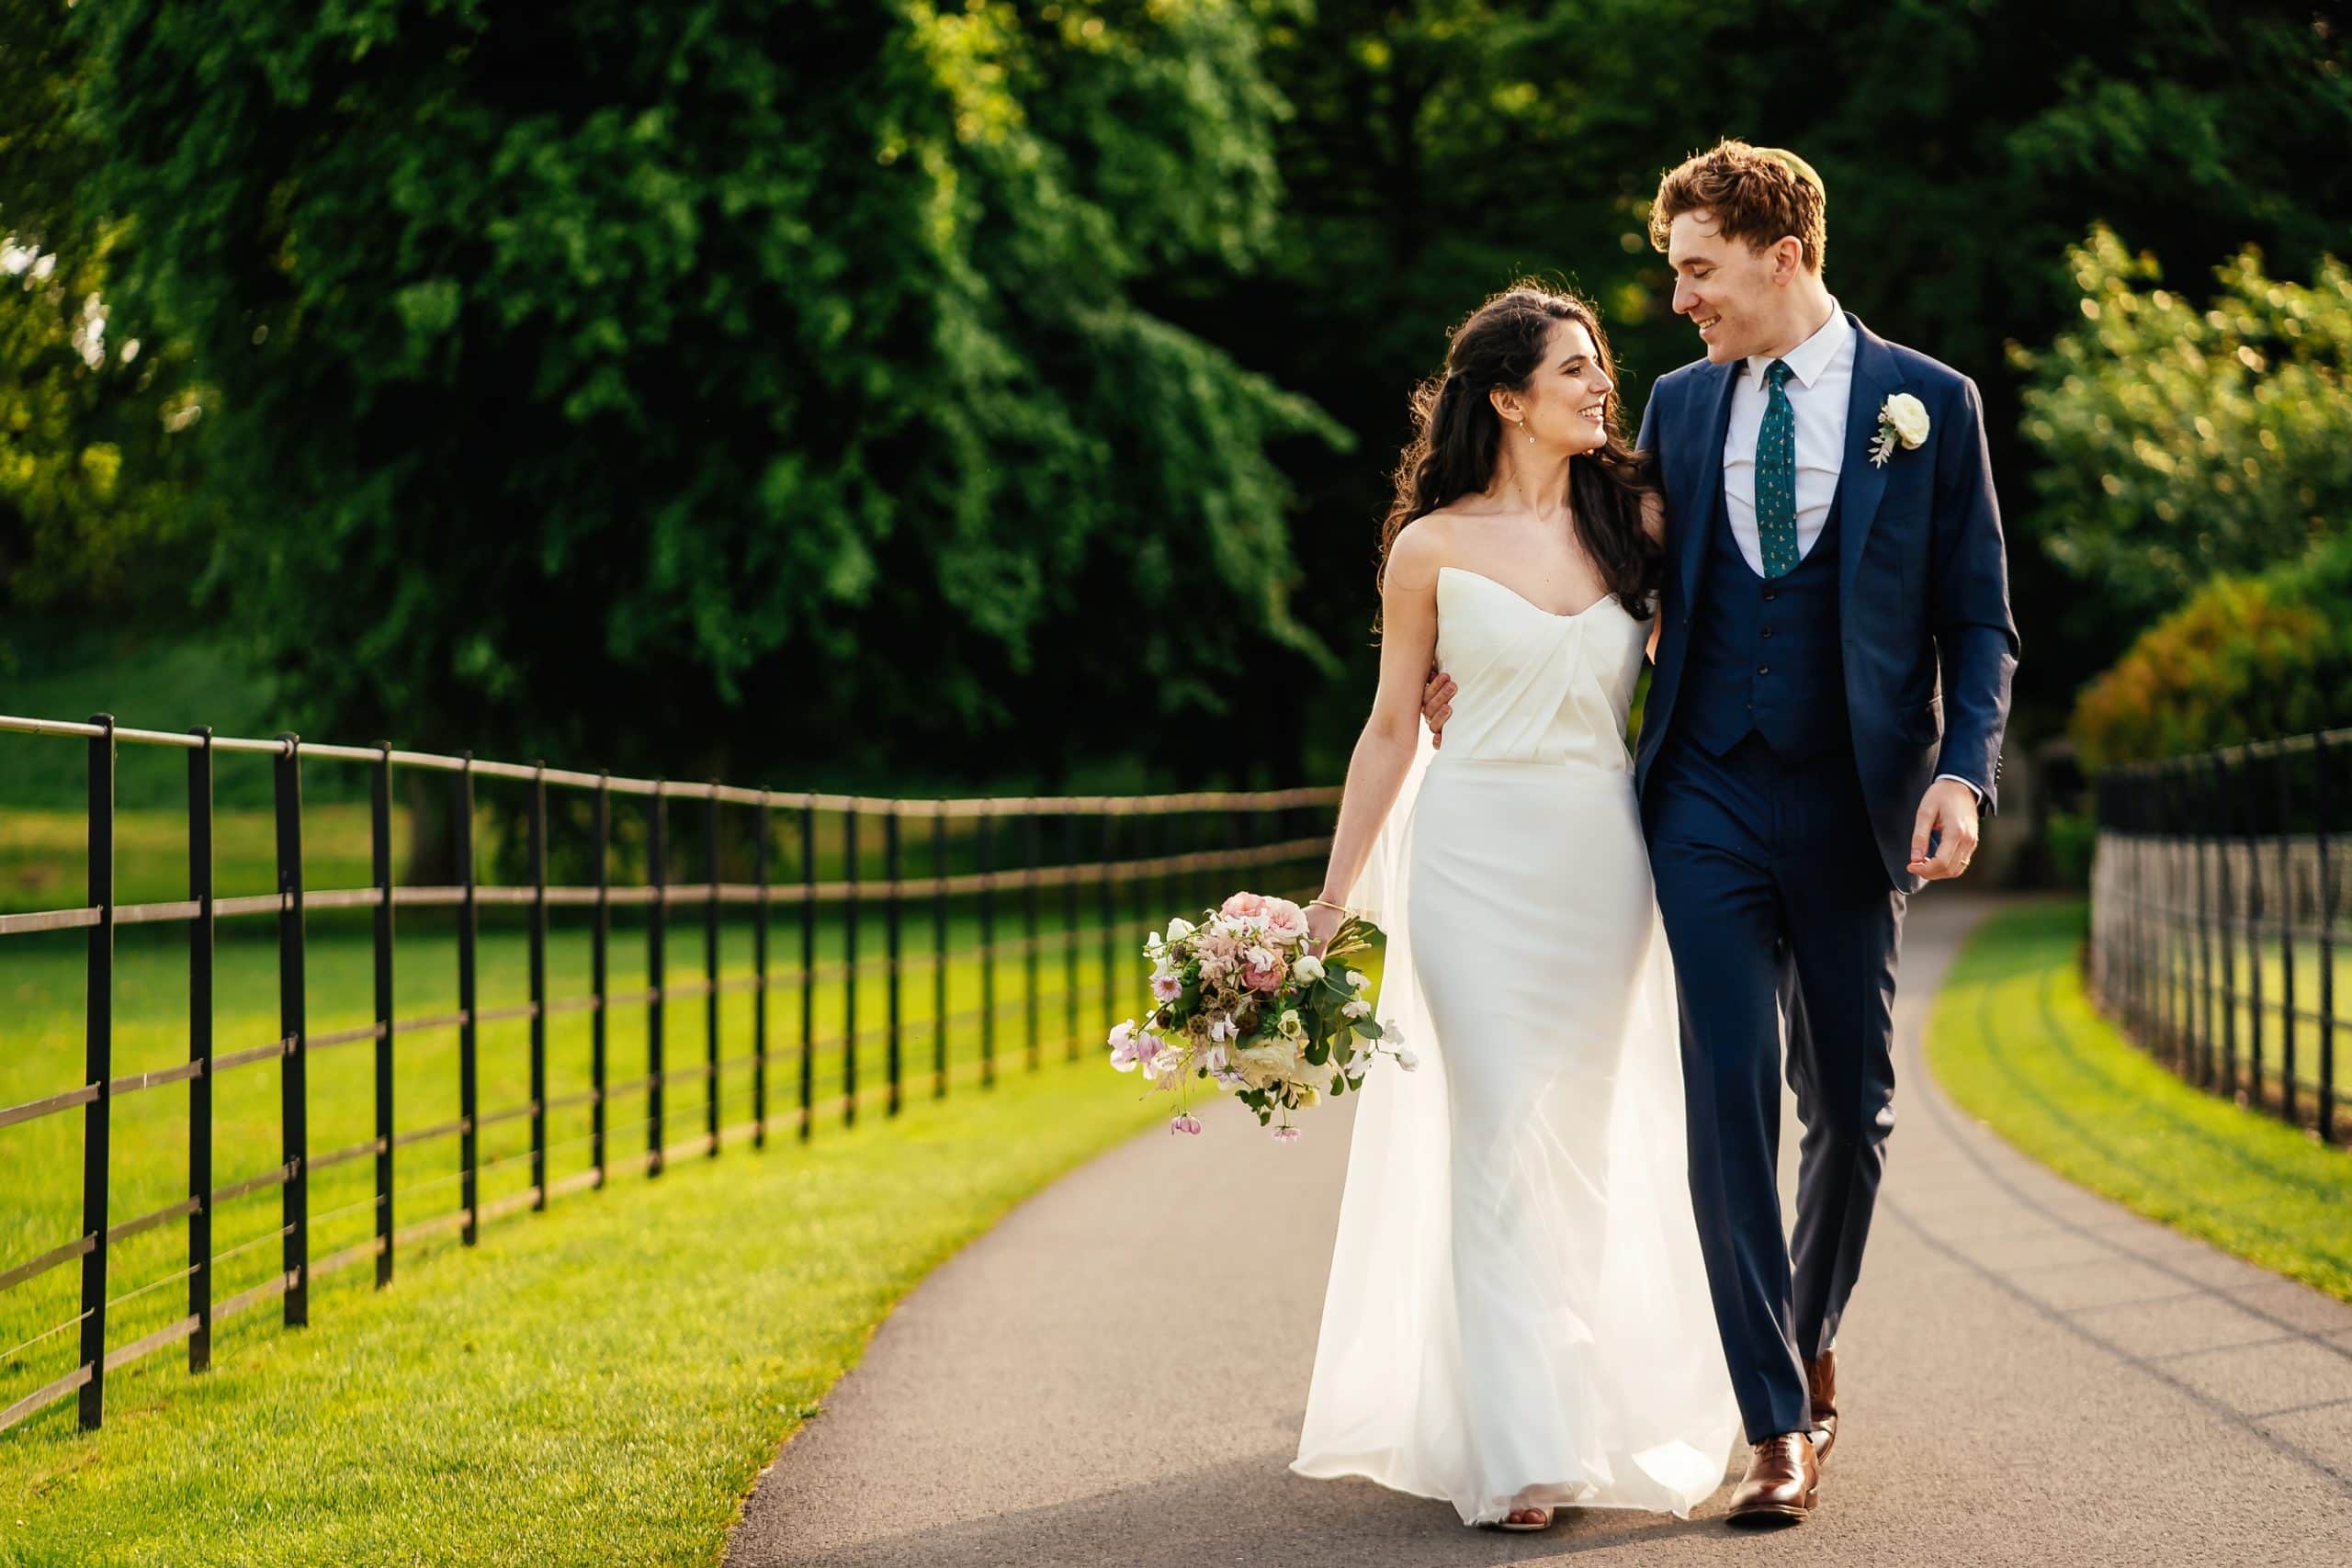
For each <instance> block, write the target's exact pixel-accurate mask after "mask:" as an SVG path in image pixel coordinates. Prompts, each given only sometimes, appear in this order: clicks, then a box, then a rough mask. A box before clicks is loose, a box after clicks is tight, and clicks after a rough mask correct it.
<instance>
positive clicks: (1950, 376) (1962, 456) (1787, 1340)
mask: <svg viewBox="0 0 2352 1568" xmlns="http://www.w3.org/2000/svg"><path fill="white" fill-rule="evenodd" d="M1848 320H1849V321H1851V322H1852V325H1853V327H1854V332H1855V341H1854V366H1853V383H1852V391H1851V400H1850V402H1849V405H1848V413H1847V420H1846V443H1845V453H1844V457H1843V461H1842V466H1841V469H1840V472H1839V475H1838V488H1837V491H1836V495H1835V498H1834V500H1833V501H1832V502H1831V505H1830V510H1829V514H1828V517H1827V519H1826V522H1825V524H1824V525H1823V528H1822V532H1821V534H1820V536H1819V537H1818V538H1817V539H1816V541H1815V543H1814V545H1813V547H1811V548H1810V549H1809V550H1807V551H1806V553H1805V555H1804V558H1803V559H1801V560H1800V561H1799V562H1798V564H1797V566H1796V567H1795V569H1794V570H1791V571H1789V572H1788V573H1787V574H1786V575H1784V576H1781V577H1778V578H1775V579H1772V580H1771V581H1766V580H1765V579H1764V578H1762V577H1761V576H1760V575H1758V572H1757V571H1756V570H1755V569H1754V568H1752V567H1749V566H1748V565H1747V562H1746V560H1745V559H1744V558H1742V557H1741V555H1740V553H1739V551H1738V549H1737V548H1736V546H1735V545H1734V544H1733V542H1732V541H1731V538H1730V522H1729V518H1728V515H1727V508H1726V503H1725V502H1724V486H1723V450H1724V435H1725V432H1726V430H1727V429H1728V426H1729V423H1730V418H1731V405H1732V389H1733V387H1734V385H1735V378H1736V377H1737V376H1738V375H1740V374H1744V373H1746V370H1747V367H1746V365H1745V362H1735V363H1733V364H1730V365H1711V364H1707V363H1705V362H1703V361H1702V362H1701V363H1699V364H1696V365H1689V366H1685V367H1682V368H1681V369H1679V370H1677V371H1674V372H1673V373H1672V374H1670V375H1668V376H1666V377H1663V378H1660V379H1659V381H1658V382H1657V386H1656V387H1655V388H1654V389H1652V390H1651V393H1650V400H1649V406H1648V408H1647V410H1646V411H1645V413H1644V415H1643V419H1642V433H1641V437H1640V442H1639V445H1640V446H1643V447H1644V448H1645V449H1647V450H1649V451H1652V452H1654V453H1656V454H1657V457H1658V459H1659V464H1660V471H1661V474H1662V476H1663V483H1664V487H1665V491H1666V502H1667V518H1668V524H1667V530H1668V540H1667V547H1668V567H1667V581H1666V585H1665V589H1664V592H1663V596H1662V604H1661V607H1660V614H1661V615H1662V617H1663V622H1662V626H1661V629H1660V632H1659V637H1658V646H1657V668H1656V671H1655V672H1654V674H1653V676H1652V679H1651V683H1650V692H1649V696H1648V699H1647V702H1646V705H1645V712H1644V716H1643V721H1642V731H1641V736H1640V739H1639V741H1638V745H1637V750H1636V759H1635V768H1636V773H1635V779H1636V787H1637V789H1638V790H1639V793H1640V796H1641V801H1642V808H1643V820H1644V825H1645V831H1646V833H1647V836H1648V840H1649V850H1650V862H1651V870H1652V873H1653V875H1654V878H1655V881H1656V884H1657V897H1658V906H1659V909H1660V912H1661V914H1662V915H1663V916H1664V919H1665V922H1666V931H1667V939H1668V943H1669V945H1670V946H1671V947H1672V949H1673V952H1674V959H1675V966H1676V971H1677V974H1678V976H1679V981H1680V990H1681V1001H1682V1052H1683V1080H1684V1089H1685V1098H1686V1103H1687V1108H1688V1112H1689V1117H1690V1146H1691V1201H1692V1205H1693V1208H1694V1211H1695V1213H1696V1215H1697V1219H1698V1228H1699V1236H1700V1244H1701V1247H1702V1251H1703V1252H1704V1253H1705V1255H1706V1261H1707V1270H1708V1278H1709V1282H1710V1285H1711V1287H1712V1290H1713V1296H1714V1304H1715V1314H1716V1319H1717V1323H1718V1325H1719V1326H1720V1327H1721V1329H1722V1332H1723V1338H1724V1355H1725V1358H1726V1359H1727V1361H1728V1362H1729V1365H1730V1369H1731V1375H1732V1385H1733V1389H1734V1391H1735V1393H1736V1394H1737V1396H1738V1399H1739V1404H1740V1414H1741V1416H1742V1418H1743V1419H1744V1421H1745V1423H1746V1425H1747V1431H1748V1436H1749V1437H1750V1438H1753V1439H1759V1440H1760V1439H1762V1438H1767V1437H1771V1436H1774V1435H1776V1434H1779V1433H1781V1432H1790V1431H1798V1430H1802V1429H1804V1428H1805V1427H1808V1426H1809V1425H1810V1424H1811V1416H1810V1403H1809V1399H1808V1396H1807V1393H1806V1387H1805V1381H1804V1361H1805V1360H1807V1359H1812V1358H1813V1357H1815V1356H1817V1355H1818V1354H1819V1353H1820V1352H1821V1351H1823V1350H1825V1349H1826V1348H1829V1346H1830V1345H1831V1343H1832V1342H1833V1341H1834V1340H1835V1338H1836V1336H1837V1331H1838V1319H1839V1317H1840V1315H1841V1314H1842V1313H1843V1311H1844V1308H1845V1303H1846V1299H1847V1295H1848V1293H1849V1292H1850V1291H1851V1289H1852V1287H1853V1283H1854V1280H1855V1278H1856V1276H1857V1274H1858V1273H1859V1271H1860V1262H1861V1253H1862V1245H1863V1242H1864V1239H1865V1238H1866V1236H1867V1235H1868V1232H1869V1227H1870V1217H1871V1207H1872V1204H1873V1202H1874V1201H1875V1198H1876V1195H1877V1190H1878V1182H1879V1177H1880V1174H1881V1172H1882V1171H1883V1168H1884V1161H1885V1140H1886V1136H1887V1134H1888V1133H1889V1131H1890V1130H1891V1129H1892V1128H1893V1125H1894V1066H1893V1060H1892V1047H1893V1040H1894V966H1895V958H1896V952H1897V947H1898V943H1899V941H1900V936H1901V931H1902V921H1903V910H1904V905H1905V899H1906V898H1907V897H1908V896H1909V895H1910V894H1911V893H1914V892H1916V891H1917V890H1918V888H1919V887H1920V886H1922V883H1921V881H1920V879H1919V878H1917V877H1916V876H1914V875H1913V874H1911V873H1910V872H1909V870H1908V869H1907V866H1908V863H1909V861H1910V858H1911V830H1912V824H1913V821H1914V819H1915V818H1916V816H1917V811H1918V807H1919V802H1920V799H1921V796H1922V795H1924V794H1925V793H1926V791H1927V789H1928V784H1929V783H1930V781H1931V780H1933V779H1934V777H1935V776H1936V775H1937V774H1938V773H1952V774H1956V775H1958V776H1959V777H1961V778H1962V779H1965V780H1966V781H1968V782H1969V783H1970V784H1973V785H1974V786H1975V787H1976V788H1977V789H1978V790H1979V791H1980V792H1981V793H1982V794H1983V795H1984V799H1985V809H1986V810H1988V811H1989V810H1991V809H1992V808H1993V807H1994V806H1995V805H1996V800H1997V795H1998V785H1999V774H2000V761H1999V758H2000V750H2001V734H2002V730H2003V728H2004V727H2005V726H2006V724H2007V717H2008V705H2009V685H2010V680H2011V677H2012V675H2013V673H2014V671H2016V668H2017V655H2018V639H2017V631H2016V627H2015V626H2014V624H2013V622H2012V621H2011V619H2010V615H2009V604H2008V584H2007V565H2006V561H2005V558H2004V555H2003V551H2002V543H2001V525H2000V517H1999V513H1998V511H1997V508H1996V503H1995V500H1994V493H1993V482H1992V472H1991V468H1990V467H1989V465H1988V464H1987V462H1986V458H1985V430H1984V418H1983V413H1982V406H1981V403H1980V401H1979V399H1978V396H1977V391H1976V387H1975V384H1974V383H1973V382H1972V381H1970V380H1969V379H1968V378H1966V377H1964V376H1962V375H1961V374H1959V373H1958V372H1957V371H1954V370H1952V369H1951V368H1950V367H1947V366H1944V365H1941V364H1939V363H1938V362H1936V361H1935V360H1933V359H1930V358H1928V357H1927V356H1926V355H1921V354H1916V353H1914V352H1912V351H1911V350H1909V349H1905V348H1899V347H1896V346H1894V344H1889V343H1887V342H1885V341H1884V340H1883V339H1882V338H1879V337H1877V336H1875V335H1873V334H1872V333H1871V332H1870V331H1869V330H1868V329H1867V328H1865V327H1863V326H1862V324H1861V323H1860V321H1856V320H1854V319H1853V318H1852V317H1851V316H1850V315H1849V317H1848ZM1898 391H1900V392H1908V393H1910V394H1912V395H1913V396H1915V397H1917V399H1918V400H1920V401H1921V402H1922V403H1923V404H1924V405H1926V408H1927V411H1928V418H1929V422H1930V429H1929V433H1928V437H1927V439H1926V441H1925V442H1923V443H1922V444H1921V445H1920V446H1918V447H1917V449H1909V450H1906V449H1905V448H1902V447H1900V446H1898V447H1896V449H1895V450H1894V454H1893V455H1892V457H1890V458H1889V459H1888V461H1887V462H1886V463H1885V464H1884V465H1883V466H1874V465H1872V464H1871V461H1870V457H1869V450H1870V446H1871V440H1872V439H1873V437H1874V436H1875V435H1876V434H1877V430H1878V413H1879V409H1880V408H1881V406H1882V405H1883V403H1884V402H1885V400H1887V398H1889V397H1890V396H1892V395H1893V394H1894V393H1896V392H1898ZM1784 1020H1785V1022H1786V1030H1787V1040H1788V1049H1787V1059H1786V1070H1787V1075H1788V1081H1789V1085H1790V1087H1791V1088H1792V1089H1793V1090H1794V1091H1795V1093H1796V1096H1797V1111H1798V1116H1799V1119H1800V1121H1801V1122H1802V1123H1803V1125H1804V1142H1803V1145H1802V1148H1801V1151H1800V1162H1799V1177H1798V1191H1797V1222H1796V1227H1795V1230H1794V1232H1793V1234H1792V1235H1786V1236H1784V1235H1783V1233H1782V1230H1781V1209H1780V1201H1779V1196H1778V1185H1777V1178H1776V1171H1777V1165H1778V1152H1779V1142H1780V1121H1781V1116H1780V1111H1781V1089H1780V1073H1781V1032H1782V1025H1783V1021H1784Z"/></svg>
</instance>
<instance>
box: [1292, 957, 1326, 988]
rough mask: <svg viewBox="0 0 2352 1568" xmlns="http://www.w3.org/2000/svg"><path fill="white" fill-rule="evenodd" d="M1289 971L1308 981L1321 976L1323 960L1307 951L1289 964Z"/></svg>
mask: <svg viewBox="0 0 2352 1568" xmlns="http://www.w3.org/2000/svg"><path fill="white" fill-rule="evenodd" d="M1290 972H1291V973H1292V974H1294V975H1295V976H1298V977H1299V978H1300V979H1302V980H1306V981H1308V982H1310V983H1311V982H1313V981H1316V980H1320V979H1321V978H1323V961H1322V960H1321V959H1319V958H1317V957H1316V956H1315V954H1313V953H1306V954H1305V955H1303V956H1302V957H1300V958H1299V960H1298V961H1297V962H1296V963H1295V964H1292V965H1291V966H1290Z"/></svg>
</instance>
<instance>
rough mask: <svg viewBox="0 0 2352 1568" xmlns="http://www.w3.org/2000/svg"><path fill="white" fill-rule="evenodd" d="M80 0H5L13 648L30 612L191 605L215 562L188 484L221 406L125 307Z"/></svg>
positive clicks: (7, 528)
mask: <svg viewBox="0 0 2352 1568" xmlns="http://www.w3.org/2000/svg"><path fill="white" fill-rule="evenodd" d="M67 10H68V7H67V6H65V5H64V4H62V0H60V3H57V4H36V3H32V0H27V3H25V4H21V5H12V6H6V7H5V8H0V100H5V101H6V103H7V104H8V105H9V106H10V107H9V110H8V112H7V114H6V116H5V118H0V610H6V612H8V613H7V614H6V615H0V659H6V660H10V661H11V662H13V661H14V659H15V656H17V654H20V653H21V652H22V651H23V650H24V649H23V647H22V644H23V642H24V640H25V639H24V635H23V634H24V627H25V626H26V624H27V621H26V617H27V616H28V615H33V616H50V617H55V616H59V615H66V614H78V615H88V614H89V613H91V612H93V611H97V612H105V613H110V614H118V615H119V614H120V613H122V612H124V611H129V610H136V611H140V612H153V611H155V610H158V609H163V610H169V609H171V608H174V607H181V606H185V605H186V604H187V602H188V599H189V597H190V584H191V580H192V579H193V577H194V576H195V575H196V572H197V570H198V568H199V567H200V566H201V564H202V559H203V557H202V553H201V551H202V544H201V541H200V538H199V535H200V533H201V529H200V527H199V526H198V518H197V515H196V513H194V512H193V511H192V509H191V508H190V506H189V504H188V501H187V464H188V459H189V456H190V453H189V446H190V439H191V438H190V436H189V435H188V434H186V433H187V432H188V431H189V427H190V426H192V425H193V424H194V423H196V421H197V420H198V417H199V416H200V415H201V413H202V412H203V404H202V400H201V395H200V392H199V390H198V389H197V388H196V387H194V386H193V385H192V384H191V383H190V381H189V378H188V367H187V354H186V353H185V352H184V351H183V350H181V349H179V348H177V347H175V345H174V344H171V343H169V342H168V341H164V340H160V339H156V338H154V337H153V336H152V335H144V336H142V335H141V334H140V333H139V332H138V330H137V328H136V327H135V326H131V325H130V324H129V323H127V322H126V321H124V320H123V319H122V318H121V317H120V315H119V313H118V312H117V310H116V309H115V306H114V302H113V301H112V299H110V298H109V294H108V290H107V271H108V267H109V265H110V264H111V263H112V261H113V259H114V253H115V251H116V250H117V248H118V246H119V245H120V244H121V243H122V242H123V238H124V235H123V231H122V226H121V225H119V224H115V223H109V222H107V221H106V220H104V219H103V217H102V216H101V215H100V214H98V213H97V212H96V209H94V208H92V207H91V206H90V205H88V204H87V202H86V200H85V195H86V187H87V181H88V178H89V175H90V172H91V167H92V164H93V159H92V156H91V148H90V145H89V143H88V141H87V140H86V139H85V137H84V136H83V135H81V134H80V133H79V132H78V131H77V130H75V128H74V126H73V125H72V124H71V123H70V122H69V116H68V113H67V104H68V100H69V99H70V97H71V96H72V94H73V92H74V89H75V83H76V80H77V78H78V75H79V73H80V55H79V52H78V51H77V50H75V49H74V48H73V47H72V46H71V44H70V42H69V39H68V38H67V36H66V34H65V30H64V28H63V22H64V18H65V16H66V13H67ZM77 716H78V715H77Z"/></svg>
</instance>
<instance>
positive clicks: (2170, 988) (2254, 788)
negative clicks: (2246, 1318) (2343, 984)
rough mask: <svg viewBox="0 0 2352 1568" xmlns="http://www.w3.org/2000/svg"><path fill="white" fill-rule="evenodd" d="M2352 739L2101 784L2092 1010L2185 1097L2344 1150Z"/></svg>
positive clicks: (2113, 772)
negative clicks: (2286, 1125) (2228, 1105)
mask: <svg viewBox="0 0 2352 1568" xmlns="http://www.w3.org/2000/svg"><path fill="white" fill-rule="evenodd" d="M2347 762H2352V730H2339V731H2335V732H2333V733H2329V734H2322V735H2304V736H2296V737H2293V738H2291V739H2283V740H2274V741H2263V742H2257V743H2256V744H2252V745H2246V746H2235V747H2231V748H2228V749H2226V750H2217V751H2210V752H2206V753H2204V754H2202V755H2199V756H2192V757H2179V758H2172V759H2168V760H2165V761H2158V762H2145V763H2139V764H2135V765H2131V766H2128V767H2120V768H2114V769H2110V770H2109V771H2108V772H2106V773H2103V774H2101V775H2100V777H2099V779H2098V855H2097V859H2096V861H2095V862H2094V863H2093V868H2092V874H2091V942H2090V953H2089V960H2090V964H2089V967H2090V979H2091V986H2092V989H2093V992H2094V994H2095V995H2096V996H2097V997H2098V999H2099V1001H2100V1004H2101V1005H2102V1006H2103V1007H2104V1008H2105V1009H2106V1010H2107V1011H2108V1013H2109V1016H2111V1017H2113V1018H2114V1019H2116V1020H2117V1021H2119V1022H2120V1024H2121V1025H2122V1026H2123V1028H2124V1029H2125V1030H2126V1032H2129V1033H2130V1034H2131V1035H2132V1036H2133V1037H2134V1038H2135V1039H2136V1040H2138V1041H2139V1042H2140V1043H2141V1044H2142V1045H2143V1046H2144V1047H2145V1048H2146V1049H2147V1050H2149V1051H2150V1052H2151V1053H2153V1054H2154V1055H2155V1056H2156V1057H2157V1058H2158V1059H2159V1060H2161V1061H2163V1062H2165V1063H2166V1064H2167V1065H2169V1066H2171V1067H2172V1068H2173V1069H2174V1070H2175V1071H2176V1072H2177V1073H2178V1074H2180V1076H2181V1077H2184V1078H2186V1079H2188V1081H2189V1082H2191V1083H2194V1084H2197V1085H2198V1086H2199V1087H2200V1088H2203V1089H2210V1090H2211V1091H2212V1092H2214V1093H2217V1094H2221V1095H2225V1096H2229V1097H2232V1098H2234V1099H2236V1100H2239V1101H2240V1102H2241V1103H2243V1104H2246V1105H2249V1106H2256V1107H2260V1108H2264V1109H2267V1110H2268V1111H2273V1112H2275V1113H2276V1114H2278V1115H2279V1116H2282V1117H2284V1118H2285V1119H2286V1120H2288V1121H2289V1122H2295V1123H2297V1124H2299V1125H2303V1126H2307V1127H2309V1128H2311V1129H2312V1130H2313V1131H2314V1132H2315V1133H2316V1134H2318V1136H2320V1137H2321V1138H2324V1139H2325V1140H2327V1141H2329V1142H2331V1143H2341V1142H2343V1141H2345V1139H2346V1134H2352V1125H2347V1120H2346V1112H2345V1108H2344V1102H2345V1098H2346V1097H2345V1095H2344V1093H2343V1090H2344V1089H2345V1088H2346V1078H2347V1077H2352V1064H2347V1063H2346V1060H2345V1057H2344V1054H2343V1053H2342V1052H2341V1051H2339V1049H2338V1043H2337V1033H2338V1031H2339V1028H2340V1027H2341V1026H2342V1024H2343V1022H2344V1020H2343V1018H2342V1017H2341V1015H2340V1013H2339V1011H2338V1001H2337V989H2338V987H2337V980H2338V976H2337V973H2336V969H2337V964H2338V963H2339V954H2340V953H2345V952H2346V951H2347V950H2352V944H2347V942H2346V940H2345V938H2346V936H2347V935H2352V933H2346V932H2344V931H2341V930H2340V922H2341V920H2342V919H2343V917H2344V908H2345V898H2344V854H2345V850H2346V844H2345V840H2344V836H2343V821H2344V816H2345V809H2346V792H2347V788H2352V779H2348V778H2347V777H2346V763H2347Z"/></svg>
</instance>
